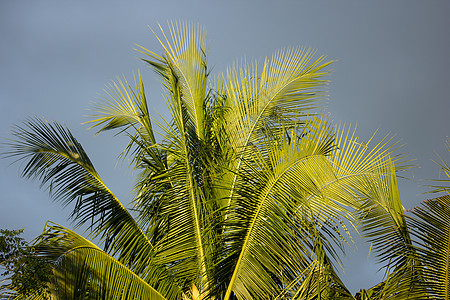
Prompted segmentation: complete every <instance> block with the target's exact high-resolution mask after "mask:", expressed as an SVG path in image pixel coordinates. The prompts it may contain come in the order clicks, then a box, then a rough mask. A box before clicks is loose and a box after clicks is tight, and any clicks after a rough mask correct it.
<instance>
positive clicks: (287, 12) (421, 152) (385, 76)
mask: <svg viewBox="0 0 450 300" xmlns="http://www.w3.org/2000/svg"><path fill="white" fill-rule="evenodd" d="M156 3H158V4H156ZM449 13H450V2H449V1H446V0H445V1H444V0H442V1H440V0H429V1H424V0H423V1H415V0H397V1H347V0H343V1H335V0H329V1H312V0H310V1H303V0H296V1H294V0H291V1H287V0H281V1H236V0H231V1H199V0H196V1H181V0H177V1H175V0H173V1H172V0H171V1H143V0H134V1H126V2H125V1H106V0H105V1H47V0H44V1H14V0H2V1H0V142H5V139H6V138H7V137H8V136H9V135H8V131H9V129H10V127H11V125H12V124H20V122H21V121H23V120H24V119H26V118H27V117H29V116H42V117H45V118H47V119H53V120H58V121H61V122H64V123H66V124H67V125H68V126H69V127H70V128H71V130H72V132H73V133H74V135H75V136H76V137H77V138H78V139H79V141H80V142H81V143H82V144H83V145H84V147H85V149H86V151H87V152H88V154H89V155H90V157H91V160H92V161H93V162H94V165H95V166H96V168H97V170H98V171H99V173H100V174H101V176H102V177H103V179H104V180H105V181H106V183H107V185H108V186H109V187H110V188H111V189H112V191H113V192H115V193H116V194H117V195H118V196H119V198H120V199H122V201H123V202H125V203H128V202H129V200H130V198H131V195H130V193H129V191H130V189H131V186H132V182H133V181H132V174H130V172H129V171H127V169H126V165H125V164H124V165H123V166H122V165H121V164H118V165H116V162H117V156H118V154H119V153H120V152H121V150H122V148H123V146H124V140H120V139H117V138H113V136H112V135H108V134H106V135H101V136H95V137H94V135H93V134H94V132H92V131H88V130H87V126H86V125H81V124H80V123H82V122H84V121H86V120H87V119H86V118H85V117H84V116H85V115H86V114H87V113H88V111H87V108H88V107H89V104H90V103H91V102H93V101H95V100H96V99H97V98H98V95H99V94H101V93H102V89H103V88H104V87H105V85H106V84H107V83H109V82H110V81H111V80H113V79H115V77H116V76H117V75H120V76H121V75H122V74H123V75H124V76H125V77H127V78H129V79H131V78H132V76H133V75H132V74H133V71H137V70H138V69H140V70H141V72H142V73H143V76H144V80H145V81H146V90H147V93H148V98H149V105H150V106H151V108H153V109H154V110H155V111H157V112H160V113H162V114H164V113H165V112H166V111H165V108H164V101H163V97H162V90H161V87H160V85H159V83H158V81H157V80H156V78H155V75H154V74H153V72H152V71H150V70H149V69H148V68H147V67H146V66H145V65H144V64H143V63H142V62H140V61H139V60H138V59H137V58H138V57H139V54H138V53H137V52H136V51H134V50H133V48H134V47H135V46H134V44H140V45H143V46H145V47H146V48H149V49H152V50H156V52H161V48H160V47H159V45H158V43H157V41H156V39H155V38H154V36H153V34H152V33H151V31H150V30H149V29H148V26H150V27H152V28H157V24H158V23H161V24H163V25H164V24H166V21H167V20H188V21H193V22H198V23H200V24H202V25H204V26H205V27H206V30H207V32H208V41H209V62H210V67H213V70H212V72H213V74H219V73H220V72H223V71H225V70H226V66H227V65H229V64H231V63H232V62H233V61H235V60H236V59H239V58H241V57H244V56H245V57H246V58H247V59H251V58H255V59H257V60H259V61H262V60H263V59H264V57H266V56H270V55H271V54H272V53H273V52H275V51H276V50H277V49H280V48H285V47H291V46H297V45H300V46H305V47H312V48H315V49H316V50H317V53H318V54H326V55H328V57H329V58H330V59H333V60H337V62H336V63H334V64H333V66H332V69H333V70H334V71H333V73H332V75H331V76H330V80H331V84H330V90H329V92H330V98H329V105H328V107H327V108H326V109H325V111H326V112H328V113H329V114H330V116H331V119H332V120H334V122H335V123H336V124H338V123H339V122H345V123H347V124H358V125H357V126H358V134H359V135H360V136H361V137H362V138H363V139H367V138H369V137H370V136H371V135H372V133H373V132H374V131H375V130H377V129H379V136H382V135H384V134H387V133H391V134H395V136H396V137H395V138H396V139H397V140H399V141H400V142H401V143H402V144H405V146H404V147H403V151H404V152H408V153H409V155H410V157H411V158H413V159H416V161H415V163H417V164H418V165H420V166H421V168H418V169H415V170H413V171H411V172H409V173H407V174H405V175H406V176H409V177H410V178H413V179H414V180H416V181H415V182H413V181H402V182H401V183H400V194H401V197H402V199H403V204H404V206H405V208H407V209H410V208H412V207H414V206H415V205H417V204H418V203H420V201H421V200H424V199H426V198H427V196H426V195H423V194H422V193H423V192H425V191H427V189H426V188H424V187H422V186H421V185H423V184H426V182H423V181H422V180H423V179H431V178H437V177H438V176H439V168H438V167H437V166H436V165H435V164H434V163H433V162H432V161H431V159H436V158H437V156H436V153H440V154H445V150H444V143H445V141H446V139H447V138H448V136H449V135H450V132H449V131H450V130H449V121H448V115H449V113H450V98H449V93H448V87H449V84H450V80H449V79H450V75H449V74H450V73H449V70H450V59H449V56H448V55H449V53H450V51H449V50H450V35H449V34H448V30H449V28H450V18H449V17H448V15H449ZM155 115H156V113H155ZM10 163H11V160H5V159H1V160H0V190H1V196H0V197H1V198H0V228H9V229H12V228H22V227H25V237H26V238H27V239H31V238H32V237H34V236H36V235H38V234H39V233H40V232H41V231H42V229H43V227H44V224H45V222H46V220H52V221H55V222H57V223H61V224H63V225H69V223H68V222H67V221H66V219H67V216H68V215H69V212H70V210H69V209H62V208H61V206H60V205H59V204H58V203H53V202H52V201H51V200H50V199H49V197H48V193H47V192H46V191H44V190H40V189H39V185H38V183H37V182H33V183H30V182H28V181H26V180H25V179H22V178H20V177H19V171H18V170H19V165H18V164H16V165H11V166H10V165H9V164H10ZM367 254H368V247H367V245H360V243H359V242H358V252H357V254H355V253H353V252H351V251H350V252H348V254H347V258H346V259H345V260H344V264H345V266H346V271H345V274H344V275H343V277H344V282H345V283H346V284H347V286H348V287H349V288H350V289H351V290H352V291H353V292H355V291H357V290H359V288H369V287H371V286H372V285H374V284H376V283H377V282H379V281H380V280H381V277H382V274H380V273H375V272H376V270H377V268H378V267H377V266H376V265H375V264H374V260H373V258H372V257H370V258H368V257H367Z"/></svg>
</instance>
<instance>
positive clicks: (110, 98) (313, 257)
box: [8, 23, 429, 299]
mask: <svg viewBox="0 0 450 300" xmlns="http://www.w3.org/2000/svg"><path fill="white" fill-rule="evenodd" d="M161 32H162V36H161V38H158V39H159V41H160V43H161V45H162V47H163V49H164V54H163V55H158V54H156V53H154V52H152V51H149V50H147V49H146V48H144V47H140V48H139V49H140V50H139V51H140V52H141V53H142V54H143V55H144V56H145V58H144V59H143V61H144V62H146V63H148V65H149V66H150V67H152V69H153V70H154V71H155V72H156V73H157V74H158V76H159V77H160V80H161V82H162V84H163V85H164V87H165V89H166V94H165V96H166V103H167V105H168V108H169V111H170V116H171V118H170V119H169V120H164V119H163V120H162V121H161V123H159V122H156V121H155V120H153V119H152V118H151V117H150V115H149V112H148V107H147V99H146V94H145V91H144V85H143V81H142V78H141V75H140V73H139V74H138V75H137V76H135V78H134V85H132V84H129V83H128V82H127V81H126V80H121V79H119V80H118V81H117V82H115V83H112V84H111V86H110V88H109V89H108V90H107V92H106V93H107V97H106V99H105V100H104V102H103V103H99V104H97V105H96V106H95V107H94V109H93V115H92V116H91V117H92V119H91V121H90V122H91V124H92V127H94V128H97V129H98V132H103V131H107V130H117V131H118V133H119V134H124V135H126V136H128V138H129V143H128V145H127V146H126V147H125V150H124V151H123V153H122V155H123V156H124V157H128V158H130V159H131V167H132V168H133V169H134V170H136V172H137V173H138V176H137V180H136V185H135V187H134V192H135V193H134V195H135V196H134V199H133V201H132V203H131V207H129V208H127V207H125V206H124V205H123V204H122V202H120V201H119V199H118V198H117V197H116V196H115V195H114V194H113V193H112V192H111V190H110V189H108V187H106V185H105V184H104V182H103V181H102V179H101V178H100V175H99V173H98V172H97V171H96V169H95V168H94V166H93V164H92V162H91V161H90V159H89V158H88V156H87V154H86V153H85V151H84V149H83V147H82V146H81V145H80V144H79V143H78V141H77V140H76V139H75V137H73V135H72V134H71V133H70V131H69V130H68V129H67V128H66V127H65V126H63V125H61V124H60V123H57V122H49V121H46V120H45V119H39V118H35V119H30V120H28V121H27V122H25V123H24V124H23V125H22V126H16V127H15V128H14V130H13V134H14V136H15V138H14V140H12V141H11V143H10V149H11V150H10V152H9V153H8V154H9V155H10V156H14V157H18V158H19V159H23V160H25V161H26V165H25V167H24V169H23V176H25V177H27V178H37V179H39V180H40V181H41V183H42V185H43V186H46V187H48V188H49V191H50V194H51V196H52V197H53V198H54V199H56V200H58V201H61V202H62V203H63V204H64V205H66V204H69V203H73V204H74V207H75V208H74V210H73V212H72V215H71V218H72V219H73V221H74V223H75V227H77V228H79V227H80V226H83V225H84V226H85V228H87V231H86V233H87V235H88V236H89V237H90V238H95V239H97V240H98V241H99V242H100V247H99V246H96V245H95V244H94V243H92V242H91V241H89V240H88V239H87V238H85V237H83V236H81V235H79V234H77V233H75V232H74V231H71V230H69V229H67V228H64V227H62V226H60V225H57V224H53V223H48V224H47V226H46V228H45V230H44V233H43V234H42V236H41V237H40V238H39V239H38V240H37V242H36V245H35V249H36V251H37V252H38V253H39V255H40V256H42V257H45V258H46V259H48V260H50V261H53V274H54V278H53V280H52V282H51V284H50V286H49V291H50V292H51V293H52V297H54V298H58V299H59V298H63V299H66V298H71V299H113V298H114V299H181V298H184V299H188V298H192V299H194V298H195V299H230V298H232V299H234V298H238V299H251V298H257V299H260V298H261V299H267V298H275V299H286V298H288V299H333V298H342V299H354V297H353V296H352V295H351V294H350V292H349V291H348V290H347V288H346V287H345V285H344V284H343V283H342V281H341V280H340V279H339V276H338V274H337V272H336V267H338V266H339V265H340V256H341V255H342V253H343V247H344V245H345V243H349V242H351V240H352V237H351V236H350V233H349V232H350V231H349V230H348V229H347V226H348V225H350V226H352V227H355V228H359V229H360V230H361V233H362V235H363V236H365V237H366V238H368V239H369V241H371V242H372V243H373V245H374V250H375V253H376V254H377V256H378V258H379V259H380V261H381V262H383V264H384V265H383V266H384V268H385V269H386V271H387V272H386V274H387V276H386V279H385V281H384V282H383V283H380V284H379V285H377V286H376V287H374V288H373V289H370V290H368V291H365V290H364V291H361V292H360V293H359V294H358V295H357V298H358V297H359V298H358V299H369V298H370V299H388V298H389V299H406V298H409V299H413V298H421V297H422V298H424V297H428V296H427V295H428V294H427V293H428V291H425V290H423V289H422V288H421V287H422V286H423V282H427V280H428V279H427V278H428V277H427V275H425V272H424V270H425V269H426V268H425V261H423V260H421V259H420V251H418V250H417V247H416V246H415V245H413V242H412V238H411V232H410V230H409V227H408V224H409V223H408V221H407V220H409V219H407V218H406V217H405V215H404V210H403V207H402V205H401V202H400V197H399V194H398V187H397V180H396V172H397V171H398V170H401V169H402V168H404V167H406V166H405V164H404V162H405V161H404V157H402V156H398V155H395V150H396V143H393V142H392V141H391V138H390V137H385V138H383V139H381V141H380V142H378V143H374V142H373V139H372V138H371V139H370V140H369V141H367V142H363V141H361V140H360V139H358V138H357V137H356V134H355V131H354V130H353V129H351V128H346V127H345V126H338V127H333V126H332V125H331V124H330V122H329V121H328V119H327V118H326V117H325V116H324V115H322V114H319V113H317V112H316V110H315V109H316V108H317V107H319V106H320V105H322V100H323V99H324V97H325V96H326V91H325V86H326V84H327V82H328V81H327V80H326V79H325V76H326V75H328V73H329V71H328V66H329V64H330V62H326V61H325V57H323V56H321V57H319V58H314V51H311V50H308V49H303V48H293V49H286V50H282V51H279V52H277V53H276V54H274V55H273V56H272V58H270V59H266V60H265V61H264V63H263V65H262V68H258V66H257V64H256V63H254V64H247V63H246V62H245V61H244V62H242V63H241V65H238V64H235V65H234V66H233V67H232V68H230V69H229V70H228V71H227V73H226V74H225V75H222V76H221V77H219V78H218V79H217V80H216V81H215V82H212V81H211V79H210V73H209V69H208V68H207V55H206V53H207V50H206V41H205V33H204V30H203V29H202V28H201V27H199V26H195V25H192V24H189V23H175V24H172V25H171V26H170V34H169V35H166V34H165V32H164V31H163V30H162V29H161ZM154 124H156V125H157V126H158V127H159V130H160V134H159V135H157V134H156V130H154ZM386 240H388V241H389V243H386ZM423 243H424V244H427V243H429V241H428V240H427V241H424V242H423Z"/></svg>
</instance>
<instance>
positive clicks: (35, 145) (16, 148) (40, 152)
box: [10, 119, 177, 289]
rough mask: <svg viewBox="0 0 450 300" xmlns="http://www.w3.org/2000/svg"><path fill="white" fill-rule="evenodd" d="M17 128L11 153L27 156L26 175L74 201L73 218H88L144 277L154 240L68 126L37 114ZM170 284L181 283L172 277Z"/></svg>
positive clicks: (116, 252) (81, 221) (80, 222)
mask: <svg viewBox="0 0 450 300" xmlns="http://www.w3.org/2000/svg"><path fill="white" fill-rule="evenodd" d="M13 134H14V135H15V136H16V138H17V140H15V141H13V142H11V143H10V146H11V147H12V149H13V151H11V152H10V155H11V156H18V157H19V159H26V160H27V164H26V166H25V167H24V171H23V175H24V176H26V177H28V178H38V179H40V180H41V185H42V186H44V185H47V186H48V187H49V190H50V194H51V195H52V197H54V198H55V199H57V200H59V201H62V202H63V204H64V205H67V204H69V203H72V202H75V208H74V210H73V212H72V218H73V219H74V221H76V222H77V223H76V224H77V226H81V225H83V224H88V225H89V227H88V230H90V231H91V235H92V236H93V237H100V239H101V241H102V242H103V244H104V248H105V251H107V252H108V253H110V254H111V255H113V256H115V257H117V258H118V260H119V261H120V262H121V263H123V264H124V265H126V266H128V267H129V268H130V269H131V270H133V271H134V272H136V273H137V274H142V275H143V276H144V278H145V274H147V273H148V268H149V266H152V265H153V264H152V261H153V259H154V257H155V249H154V246H153V245H152V244H151V243H150V240H149V239H148V238H147V236H146V235H145V234H144V232H143V231H142V230H141V229H140V227H139V226H138V224H137V223H136V221H135V220H134V219H133V217H132V216H131V215H130V213H129V212H128V211H127V210H126V209H125V207H124V206H123V205H122V203H121V202H120V201H119V200H118V199H117V198H116V197H115V196H114V194H113V193H112V192H111V191H110V190H109V189H108V188H107V187H106V186H105V184H104V183H103V181H102V180H101V178H100V176H99V175H98V173H97V172H96V170H95V169H94V166H93V165H92V163H91V162H90V160H89V158H88V156H87V155H86V153H85V152H84V150H83V148H82V147H81V145H80V144H79V143H78V141H77V140H76V139H75V138H74V137H73V136H72V134H71V133H70V132H69V131H68V129H67V128H65V127H63V126H62V125H60V124H58V123H56V122H54V123H49V122H47V121H45V120H41V119H34V120H30V121H28V122H27V123H25V125H24V127H19V126H17V127H16V128H15V129H14V131H13ZM138 249H139V251H137V250H138ZM146 280H149V282H150V281H151V280H154V279H152V278H150V277H149V278H146ZM168 284H171V285H172V288H173V289H177V286H176V285H173V284H174V282H168Z"/></svg>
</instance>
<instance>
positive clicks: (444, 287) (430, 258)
mask: <svg viewBox="0 0 450 300" xmlns="http://www.w3.org/2000/svg"><path fill="white" fill-rule="evenodd" d="M412 213H413V215H414V216H413V217H411V218H408V221H409V222H408V223H409V224H410V227H411V228H412V233H413V235H414V236H415V237H416V239H417V240H418V247H417V252H418V253H419V254H420V258H421V262H422V264H423V265H422V268H421V271H422V275H423V278H424V280H425V287H426V291H427V292H428V293H429V294H430V295H431V297H432V298H433V299H450V219H449V216H450V196H448V195H446V196H442V197H438V198H435V199H431V200H426V201H424V202H423V203H422V206H420V207H416V208H414V209H413V211H412Z"/></svg>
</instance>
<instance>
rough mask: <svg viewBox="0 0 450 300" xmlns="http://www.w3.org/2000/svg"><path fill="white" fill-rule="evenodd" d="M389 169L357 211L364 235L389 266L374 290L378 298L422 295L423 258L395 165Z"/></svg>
mask: <svg viewBox="0 0 450 300" xmlns="http://www.w3.org/2000/svg"><path fill="white" fill-rule="evenodd" d="M386 171H388V173H387V174H381V175H380V177H379V178H378V179H377V178H374V184H373V185H371V186H368V187H367V188H366V190H365V191H366V194H365V196H366V197H367V198H366V200H365V202H364V204H363V205H362V206H361V208H360V210H359V212H358V213H359V218H360V220H361V228H362V233H363V237H365V238H367V239H368V241H369V242H370V243H372V249H373V252H374V253H376V255H377V257H378V259H379V261H380V262H383V263H384V266H383V267H384V268H386V278H385V281H384V282H383V283H382V285H378V286H376V287H374V289H375V290H376V291H375V290H373V291H372V290H371V291H372V293H373V297H374V298H375V299H421V297H423V295H424V291H423V289H422V288H421V284H422V276H421V273H420V270H421V267H420V261H419V257H418V256H417V253H416V251H415V248H414V246H413V243H412V239H411V236H410V231H409V229H408V226H407V223H406V220H405V215H404V208H403V206H402V205H401V202H400V195H399V192H398V186H397V179H396V174H395V168H394V165H393V164H391V166H390V168H389V169H388V170H386ZM386 241H389V242H386Z"/></svg>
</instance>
